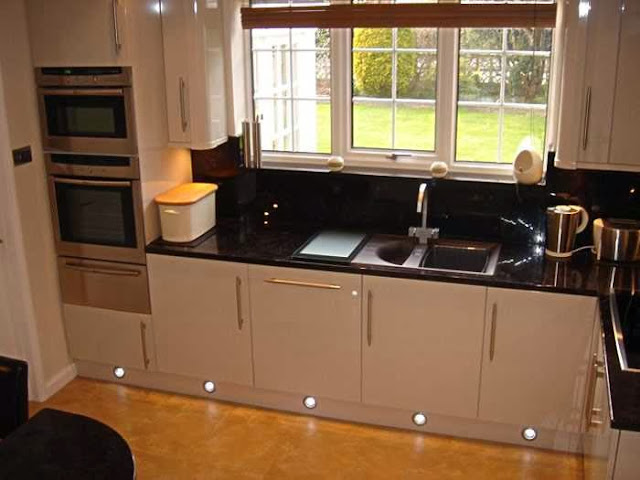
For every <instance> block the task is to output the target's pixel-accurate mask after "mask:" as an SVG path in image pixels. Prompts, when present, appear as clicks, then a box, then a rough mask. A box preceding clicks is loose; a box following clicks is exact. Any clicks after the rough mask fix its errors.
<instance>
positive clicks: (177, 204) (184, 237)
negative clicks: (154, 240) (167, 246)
mask: <svg viewBox="0 0 640 480" xmlns="http://www.w3.org/2000/svg"><path fill="white" fill-rule="evenodd" d="M217 189H218V186H217V185H215V184H213V183H185V184H184V185H180V186H179V187H176V188H172V189H171V190H169V191H167V192H164V193H162V194H160V195H158V196H157V197H156V198H155V201H156V203H157V204H158V208H159V209H160V224H161V227H162V239H163V240H165V241H167V242H176V243H185V242H190V241H192V240H195V239H196V238H198V237H199V236H200V235H202V234H204V233H205V232H207V231H208V230H211V229H212V228H213V227H215V225H216V194H215V192H216V190H217Z"/></svg>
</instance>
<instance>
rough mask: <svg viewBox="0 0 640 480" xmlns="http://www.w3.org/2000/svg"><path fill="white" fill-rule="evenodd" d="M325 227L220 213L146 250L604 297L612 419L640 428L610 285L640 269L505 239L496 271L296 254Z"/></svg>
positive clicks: (638, 382) (625, 284)
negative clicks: (618, 353) (618, 347)
mask: <svg viewBox="0 0 640 480" xmlns="http://www.w3.org/2000/svg"><path fill="white" fill-rule="evenodd" d="M319 230H322V226H318V225H315V226H314V225H287V224H279V225H274V224H273V223H270V222H269V221H268V220H267V224H265V223H264V221H259V222H256V221H255V219H254V220H251V219H250V218H249V217H238V218H223V219H219V224H218V226H217V227H216V229H214V230H213V231H211V232H209V233H208V234H205V235H203V236H202V237H201V238H200V239H198V240H196V241H194V242H192V243H191V244H189V245H176V244H168V243H166V242H164V241H162V240H160V239H158V240H156V241H154V242H153V243H151V244H150V245H148V246H147V253H155V254H161V255H174V256H184V257H195V258H205V259H206V258H208V259H213V260H224V261H231V262H242V263H249V264H263V265H273V266H280V267H293V268H306V269H314V270H328V271H336V272H347V273H358V274H365V275H378V276H388V277H400V278H412V279H424V280H432V281H442V282H453V283H466V284H474V285H485V286H490V287H499V288H515V289H522V290H536V291H546V292H552V293H566V294H574V295H586V296H594V297H596V296H599V297H600V308H601V314H602V315H601V316H602V323H603V331H604V334H605V349H606V352H607V356H606V358H607V373H608V375H609V377H608V381H609V388H610V392H611V402H612V406H613V409H612V419H611V421H612V426H613V427H615V428H620V429H625V430H638V431H640V374H633V373H629V372H622V371H620V369H619V364H618V363H617V357H615V346H614V343H613V341H614V340H613V329H612V326H611V319H610V317H609V309H608V301H609V300H608V292H610V291H611V289H622V290H629V289H631V288H633V285H637V284H639V283H638V279H639V277H640V269H624V268H620V267H619V266H607V265H603V264H599V263H597V262H596V261H595V260H594V257H593V255H592V254H591V253H590V252H589V251H582V252H578V253H576V254H575V255H574V256H573V257H572V258H571V259H568V260H559V261H554V260H552V259H549V258H547V257H545V255H544V248H543V247H542V246H540V245H509V244H505V245H503V246H502V249H501V251H500V258H499V260H498V265H497V268H496V271H495V275H493V276H483V275H466V274H461V273H454V272H438V271H429V270H408V269H404V268H396V267H384V266H370V265H355V264H348V265H340V264H332V263H319V262H314V261H306V260H298V259H292V258H291V255H292V254H293V253H294V252H295V251H296V249H298V248H299V247H300V246H301V245H303V244H304V243H305V242H306V241H307V240H308V239H309V237H310V236H311V235H313V234H314V233H316V232H318V231H319ZM368 233H374V232H368ZM375 233H382V232H375ZM477 240H481V239H477ZM636 377H638V378H636Z"/></svg>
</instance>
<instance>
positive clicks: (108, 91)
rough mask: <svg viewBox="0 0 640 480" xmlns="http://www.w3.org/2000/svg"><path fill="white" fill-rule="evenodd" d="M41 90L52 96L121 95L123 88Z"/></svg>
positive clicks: (42, 92)
mask: <svg viewBox="0 0 640 480" xmlns="http://www.w3.org/2000/svg"><path fill="white" fill-rule="evenodd" d="M39 92H40V93H41V94H43V95H47V96H50V97H80V96H81V97H121V96H122V95H124V90H123V89H121V88H58V89H56V88H41V89H40V90H39Z"/></svg>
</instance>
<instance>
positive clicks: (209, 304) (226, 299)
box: [147, 255, 253, 385]
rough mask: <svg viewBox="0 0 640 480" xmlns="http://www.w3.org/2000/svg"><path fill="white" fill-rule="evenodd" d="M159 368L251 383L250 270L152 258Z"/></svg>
mask: <svg viewBox="0 0 640 480" xmlns="http://www.w3.org/2000/svg"><path fill="white" fill-rule="evenodd" d="M147 268H148V269H149V283H150V292H151V312H152V314H153V316H154V324H155V340H156V349H157V356H158V370H160V371H161V372H166V373H174V374H179V375H188V376H195V377H201V378H203V379H210V380H214V381H222V382H230V383H237V384H242V385H252V383H253V376H252V375H253V373H252V368H251V321H250V316H249V291H248V285H247V266H246V265H244V264H241V263H229V262H218V261H213V260H202V259H197V258H184V257H173V256H164V255H148V256H147Z"/></svg>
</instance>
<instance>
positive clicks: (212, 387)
mask: <svg viewBox="0 0 640 480" xmlns="http://www.w3.org/2000/svg"><path fill="white" fill-rule="evenodd" d="M202 388H204V391H205V392H207V393H213V392H215V391H216V384H215V383H214V382H212V381H211V380H207V381H206V382H204V383H203V384H202Z"/></svg>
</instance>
